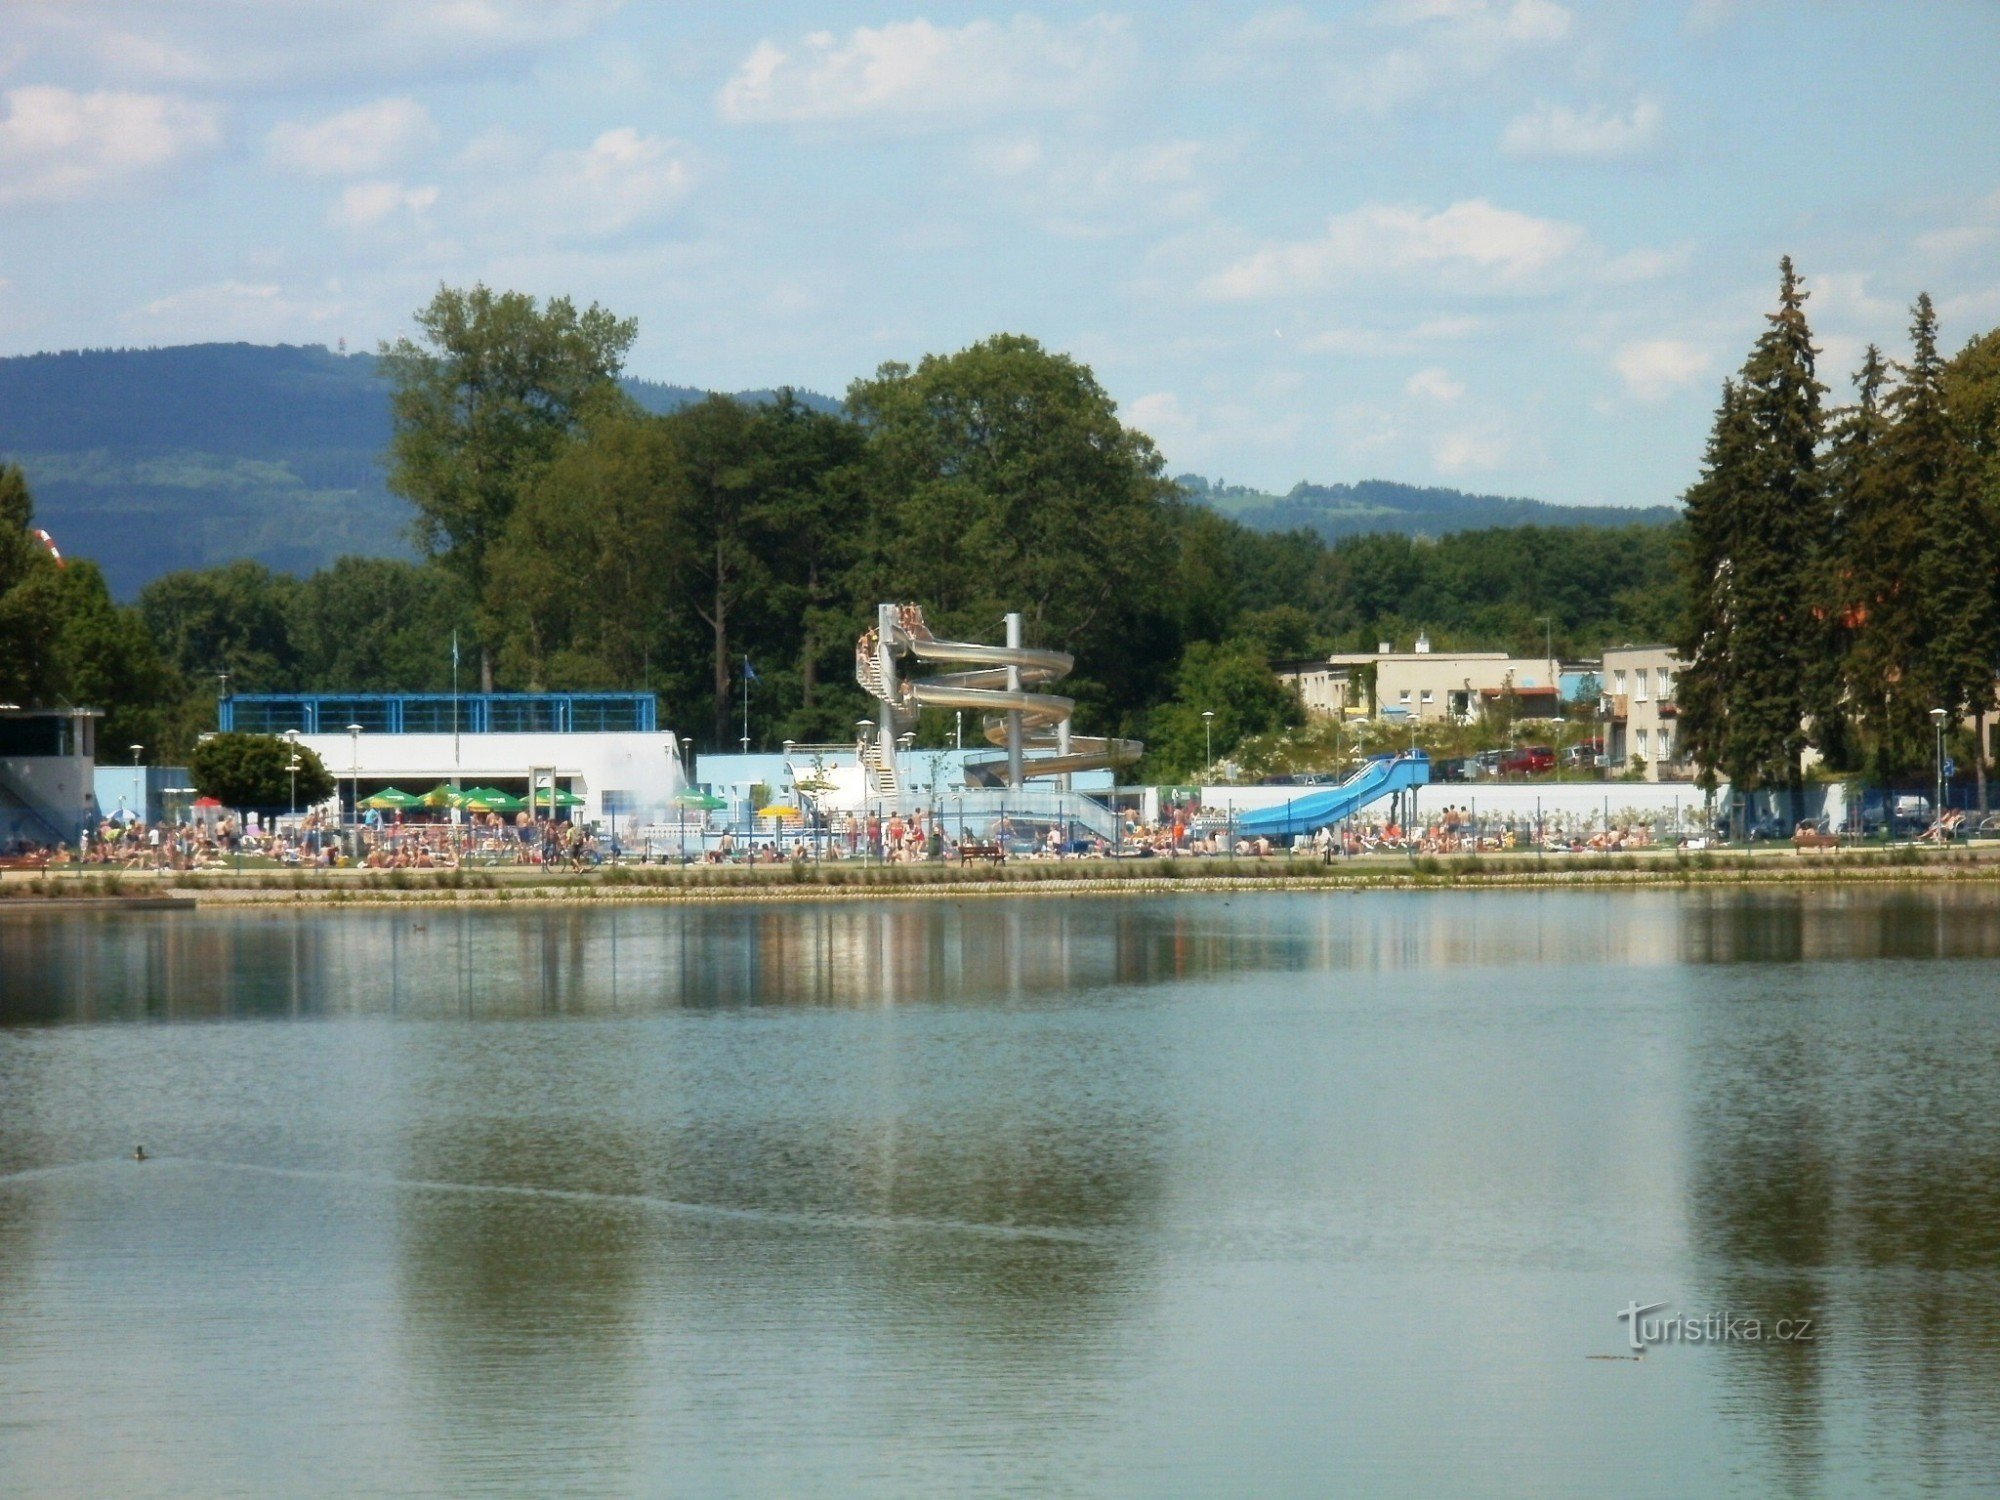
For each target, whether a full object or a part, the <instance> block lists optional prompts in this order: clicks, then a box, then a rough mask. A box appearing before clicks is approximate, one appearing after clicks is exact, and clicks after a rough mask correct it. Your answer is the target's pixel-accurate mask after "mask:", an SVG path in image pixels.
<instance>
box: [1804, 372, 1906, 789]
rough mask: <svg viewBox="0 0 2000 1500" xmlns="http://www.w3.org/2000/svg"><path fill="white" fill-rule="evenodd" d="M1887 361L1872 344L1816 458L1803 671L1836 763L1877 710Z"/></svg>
mask: <svg viewBox="0 0 2000 1500" xmlns="http://www.w3.org/2000/svg"><path fill="white" fill-rule="evenodd" d="M1888 380H1889V367H1888V365H1887V364H1885V363H1884V362H1883V359H1882V351H1881V350H1880V349H1879V348H1877V347H1876V346H1875V345H1873V344H1870V345H1869V346H1868V348H1867V351H1866V352H1865V353H1864V354H1863V355H1862V359H1861V368H1860V369H1859V370H1857V371H1856V372H1855V374H1854V389H1855V400H1854V403H1853V404H1852V405H1849V406H1843V407H1839V408H1837V409H1836V410H1835V411H1834V412H1833V414H1832V418H1831V421H1830V422H1829V424H1828V431H1827V439H1828V440H1827V449H1826V457H1825V461H1824V463H1823V465H1822V469H1823V472H1824V476H1825V480H1826V493H1827V530H1826V540H1825V546H1824V547H1823V548H1822V550H1821V554H1820V566H1819V568H1818V569H1817V570H1816V574H1815V577H1814V580H1813V598H1814V609H1815V612H1816V615H1817V624H1818V630H1817V633H1816V634H1817V641H1818V646H1819V651H1818V655H1817V657H1816V659H1815V660H1814V662H1813V663H1812V664H1811V666H1810V669H1809V672H1808V678H1807V701H1808V705H1809V707H1810V709H1811V712H1812V716H1813V723H1814V729H1815V742H1816V743H1817V744H1818V745H1819V747H1820V750H1821V753H1822V754H1824V755H1825V756H1826V758H1827V759H1828V760H1829V761H1830V762H1832V763H1833V764H1834V765H1836V766H1838V767H1841V768H1842V769H1853V768H1855V767H1856V766H1857V765H1858V764H1859V762H1860V760H1861V759H1862V756H1863V747H1862V735H1863V733H1864V731H1866V730H1872V728H1873V726H1874V724H1875V720H1876V718H1877V717H1878V715H1877V712H1876V709H1877V706H1878V700H1879V697H1880V695H1879V694H1878V693H1876V692H1875V691H1874V689H1873V686H1872V683H1873V682H1874V681H1875V678H1874V677H1873V675H1872V673H1871V672H1870V671H1869V670H1867V667H1868V663H1867V662H1866V661H1865V660H1864V658H1865V654H1866V652H1867V649H1868V647H1869V645H1870V644H1871V643H1870V642H1868V641H1866V640H1864V639H1863V632H1864V631H1865V629H1866V626H1867V622H1868V618H1869V607H1870V602H1871V601H1870V597H1869V584H1870V580H1871V579H1872V576H1873V571H1874V570H1873V568H1872V567H1871V565H1870V562H1869V558H1868V555H1867V554H1868V552H1869V550H1870V548H1872V547H1873V546H1874V545H1876V542H1877V540H1878V536H1877V533H1878V532H1879V531H1880V529H1881V525H1882V522H1883V520H1884V515H1883V511H1882V507H1881V504H1880V498H1879V496H1880V482H1881V477H1882V466H1881V443H1882V435H1883V433H1884V432H1885V431H1886V430H1887V428H1888V419H1887V418H1886V417H1885V416H1884V415H1883V413H1882V389H1883V387H1884V386H1885V385H1886V384H1887V383H1888Z"/></svg>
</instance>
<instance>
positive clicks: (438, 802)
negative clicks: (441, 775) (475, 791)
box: [423, 781, 457, 807]
mask: <svg viewBox="0 0 2000 1500" xmlns="http://www.w3.org/2000/svg"><path fill="white" fill-rule="evenodd" d="M456 795H457V793H455V792H454V791H452V789H451V783H450V782H448V781H440V782H439V783H438V784H437V785H436V786H434V787H432V788H431V789H430V790H429V791H428V792H425V793H424V798H423V801H424V806H425V807H450V806H451V799H452V798H453V797H455V796H456Z"/></svg>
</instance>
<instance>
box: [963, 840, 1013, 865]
mask: <svg viewBox="0 0 2000 1500" xmlns="http://www.w3.org/2000/svg"><path fill="white" fill-rule="evenodd" d="M975 859H987V860H991V861H992V862H993V863H994V864H996V865H1000V864H1005V863H1006V862H1007V851H1006V850H1005V849H1002V848H1001V847H1000V846H999V845H998V844H960V845H959V846H958V862H959V863H960V864H961V865H969V864H971V863H972V862H973V861H974V860H975Z"/></svg>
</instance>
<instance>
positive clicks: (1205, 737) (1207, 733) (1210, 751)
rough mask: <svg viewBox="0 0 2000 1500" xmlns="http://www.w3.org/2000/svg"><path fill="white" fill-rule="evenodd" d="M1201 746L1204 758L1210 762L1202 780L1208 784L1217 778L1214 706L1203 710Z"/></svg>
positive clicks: (1202, 775) (1202, 774)
mask: <svg viewBox="0 0 2000 1500" xmlns="http://www.w3.org/2000/svg"><path fill="white" fill-rule="evenodd" d="M1201 747H1202V758H1203V759H1204V760H1205V761H1206V762H1207V763H1208V769H1207V770H1205V771H1203V772H1202V773H1201V779H1202V782H1203V784H1204V785H1206V784H1207V783H1208V782H1211V781H1213V780H1215V710H1214V709H1212V708H1204V709H1203V710H1202V711H1201Z"/></svg>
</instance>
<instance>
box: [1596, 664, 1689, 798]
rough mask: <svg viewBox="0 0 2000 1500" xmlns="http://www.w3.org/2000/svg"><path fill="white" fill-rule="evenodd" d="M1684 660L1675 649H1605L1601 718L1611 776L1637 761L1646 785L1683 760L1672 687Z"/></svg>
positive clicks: (1677, 712)
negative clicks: (1681, 660) (1643, 772)
mask: <svg viewBox="0 0 2000 1500" xmlns="http://www.w3.org/2000/svg"><path fill="white" fill-rule="evenodd" d="M1680 670H1681V663H1680V658H1679V657H1677V656H1676V655H1675V654H1674V649H1673V647H1671V646H1609V647H1606V648H1605V651H1604V665H1603V669H1602V675H1601V681H1602V684H1603V695H1602V697H1601V698H1600V699H1599V708H1598V711H1599V714H1600V716H1601V717H1602V718H1603V719H1604V721H1605V723H1604V752H1605V759H1606V761H1607V763H1608V764H1609V766H1610V768H1611V770H1612V772H1613V774H1616V773H1618V772H1620V771H1623V770H1625V769H1627V768H1628V767H1630V766H1631V765H1633V764H1634V762H1635V761H1636V762H1639V763H1641V764H1643V766H1644V768H1645V777H1646V780H1648V781H1659V780H1660V779H1661V778H1662V776H1663V775H1670V774H1671V770H1672V768H1675V767H1677V766H1678V765H1679V763H1680V760H1681V750H1680V736H1679V733H1678V731H1679V728H1680V724H1679V711H1678V709H1677V707H1676V704H1675V701H1674V686H1675V683H1676V681H1677V680H1678V678H1679V676H1680Z"/></svg>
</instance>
